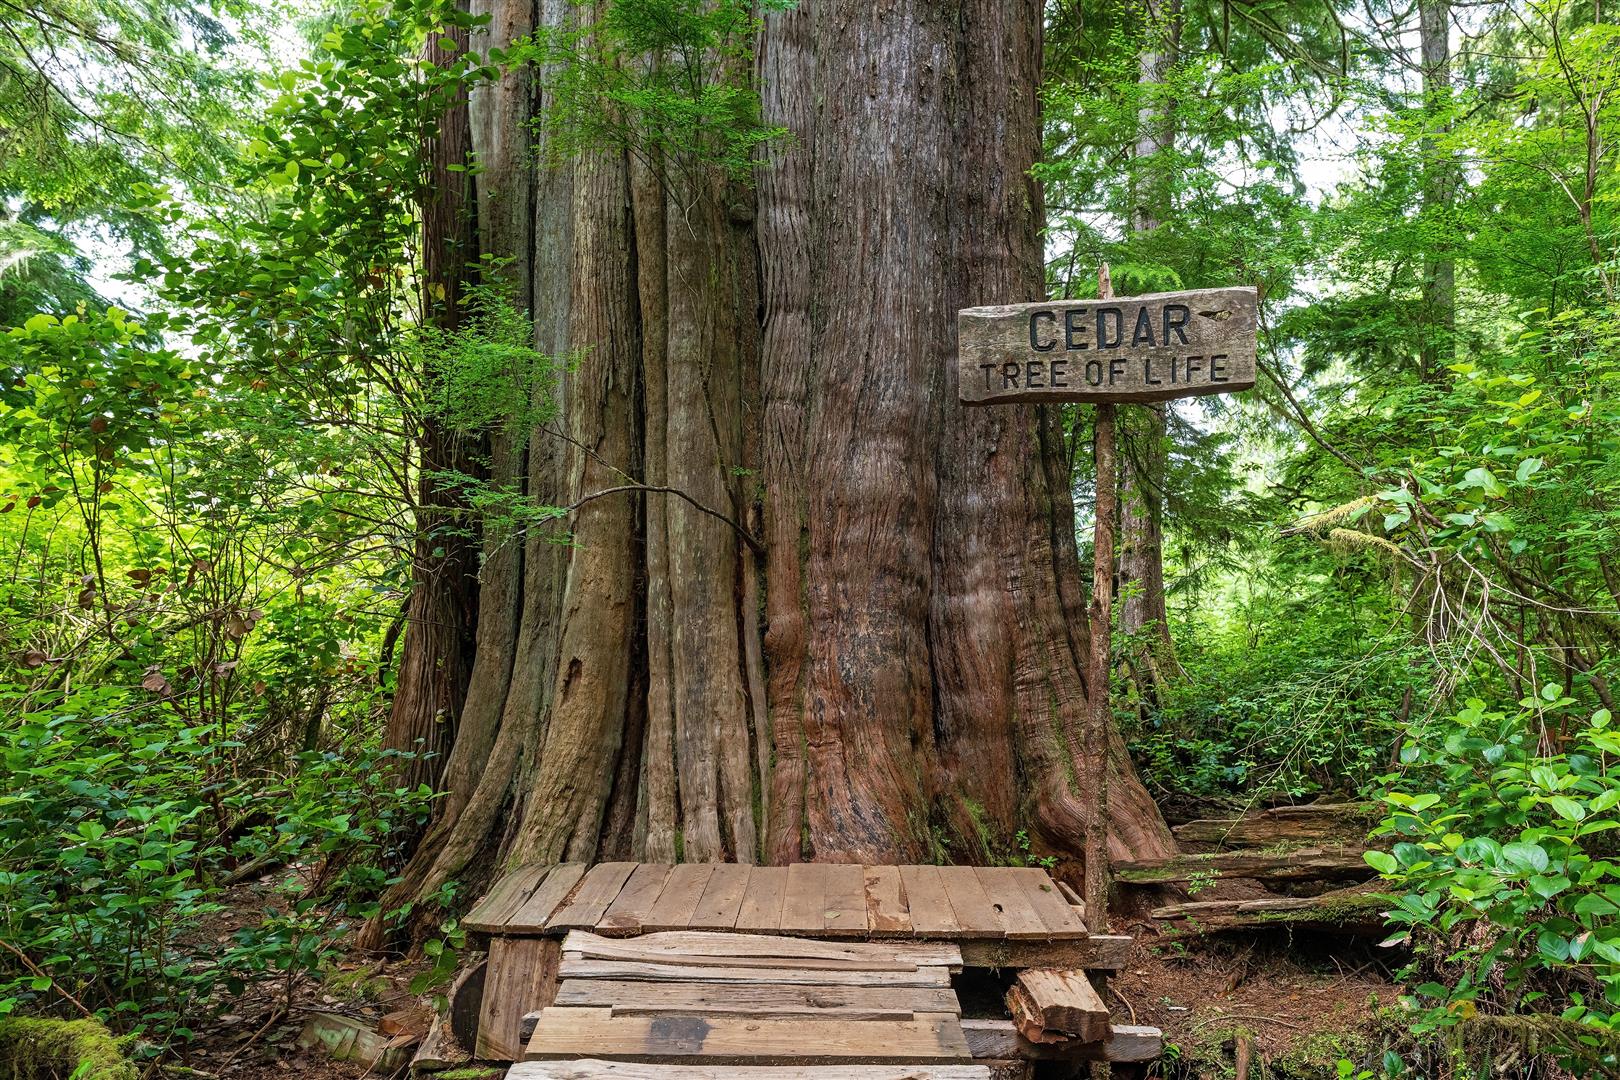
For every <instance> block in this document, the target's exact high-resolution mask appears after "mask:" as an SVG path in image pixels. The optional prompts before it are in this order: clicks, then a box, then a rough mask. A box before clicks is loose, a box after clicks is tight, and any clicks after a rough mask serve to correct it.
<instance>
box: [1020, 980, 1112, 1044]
mask: <svg viewBox="0 0 1620 1080" xmlns="http://www.w3.org/2000/svg"><path fill="white" fill-rule="evenodd" d="M1007 1008H1008V1009H1009V1010H1010V1011H1011V1012H1012V1017H1013V1023H1015V1024H1017V1025H1018V1030H1019V1032H1020V1033H1021V1034H1022V1035H1023V1036H1024V1038H1026V1039H1028V1040H1029V1041H1030V1042H1036V1043H1041V1042H1062V1041H1066V1040H1070V1039H1077V1040H1079V1041H1080V1042H1096V1041H1098V1040H1100V1039H1105V1038H1107V1037H1108V1006H1106V1005H1104V1004H1103V1000H1102V998H1101V997H1099V996H1098V995H1097V991H1096V990H1095V989H1094V988H1093V987H1092V985H1091V980H1089V979H1087V978H1086V974H1085V972H1083V971H1063V970H1055V969H1050V968H1030V969H1028V970H1026V971H1021V972H1019V973H1018V981H1017V982H1015V983H1014V984H1013V985H1012V986H1011V987H1009V988H1008V990H1007Z"/></svg>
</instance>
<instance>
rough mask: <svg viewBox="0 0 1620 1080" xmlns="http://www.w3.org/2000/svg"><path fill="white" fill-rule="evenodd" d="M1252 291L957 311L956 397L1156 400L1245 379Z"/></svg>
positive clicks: (1250, 369) (1248, 381)
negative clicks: (957, 387) (957, 393)
mask: <svg viewBox="0 0 1620 1080" xmlns="http://www.w3.org/2000/svg"><path fill="white" fill-rule="evenodd" d="M1255 327H1256V293H1255V290H1254V289H1253V288H1233V289H1197V290H1193V291H1189V292H1179V293H1159V294H1153V295H1148V296H1132V297H1117V298H1114V299H1109V300H1062V301H1049V302H1046V303H1039V304H1010V305H1005V306H1000V307H977V308H966V309H964V310H962V311H960V312H958V313H957V317H956V337H957V346H956V347H957V366H958V373H959V375H960V379H959V395H960V397H961V399H962V401H963V402H964V403H966V404H970V405H987V404H1009V403H1012V402H1018V401H1035V402H1039V401H1166V400H1169V399H1170V398H1179V397H1188V396H1192V395H1199V394H1225V393H1231V392H1233V391H1236V390H1245V389H1248V388H1249V387H1251V386H1253V385H1254V381H1255Z"/></svg>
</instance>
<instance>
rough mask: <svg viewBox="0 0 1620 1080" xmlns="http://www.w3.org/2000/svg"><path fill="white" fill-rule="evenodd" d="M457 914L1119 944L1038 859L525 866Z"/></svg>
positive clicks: (501, 929)
mask: <svg viewBox="0 0 1620 1080" xmlns="http://www.w3.org/2000/svg"><path fill="white" fill-rule="evenodd" d="M463 925H464V926H466V927H467V928H468V929H469V930H474V931H478V932H481V933H489V934H495V935H499V936H504V937H515V936H531V935H532V936H543V937H561V936H563V935H564V934H566V933H568V932H570V931H574V930H591V931H594V933H595V934H597V935H600V936H601V937H617V938H626V937H636V936H639V935H647V934H657V933H660V932H667V931H677V932H678V931H689V930H713V931H723V932H728V933H753V934H787V935H792V936H799V937H806V938H850V939H868V938H884V939H899V940H915V939H946V940H952V941H961V942H962V943H963V945H964V947H974V948H977V949H978V951H981V952H982V951H983V948H984V947H985V946H986V945H987V944H990V945H994V946H996V947H997V948H1003V947H1006V946H1013V945H1016V944H1017V943H1031V944H1032V945H1033V943H1058V942H1066V943H1078V944H1081V945H1087V944H1088V943H1098V944H1097V948H1096V949H1095V950H1093V951H1101V952H1103V953H1107V954H1109V957H1111V955H1112V953H1113V952H1114V951H1117V950H1116V949H1114V948H1113V946H1112V944H1111V943H1113V941H1114V939H1112V938H1107V937H1106V936H1100V937H1093V936H1092V935H1091V934H1090V933H1089V932H1088V931H1087V929H1086V924H1085V921H1084V919H1083V918H1082V917H1081V915H1080V912H1079V910H1078V909H1077V908H1076V907H1075V906H1074V905H1073V904H1071V903H1069V901H1068V899H1067V898H1066V897H1065V896H1064V895H1063V893H1062V892H1061V891H1060V890H1059V888H1058V886H1057V883H1056V882H1054V881H1053V880H1052V878H1051V877H1050V876H1049V875H1048V874H1047V873H1046V872H1045V871H1044V870H1041V869H1039V868H1037V867H1023V866H979V867H971V866H945V867H942V866H898V867H896V866H860V865H856V864H843V863H794V864H793V865H791V866H785V867H783V866H743V865H739V864H731V863H683V864H680V865H678V866H664V865H659V864H654V863H641V864H636V863H622V862H617V863H601V864H598V865H596V866H592V867H589V868H586V867H583V866H580V865H579V864H577V863H564V864H562V865H560V866H524V867H519V868H518V869H516V870H514V871H512V872H511V873H509V874H507V875H506V877H504V878H502V879H501V880H500V881H498V882H497V883H496V884H495V887H494V888H493V889H491V890H490V892H489V894H488V896H486V897H485V898H484V899H483V900H482V901H480V902H479V903H478V904H477V905H476V906H474V908H473V910H472V911H470V912H469V913H468V914H467V917H466V919H464V920H463ZM1119 940H1120V941H1121V942H1123V941H1124V940H1125V939H1119ZM970 943H971V945H970ZM1082 951H1084V949H1082ZM1109 957H1102V958H1100V962H1097V963H1085V964H1076V963H1075V962H1074V958H1066V959H1064V960H1063V961H1061V962H1062V963H1063V964H1065V965H1066V966H1087V967H1108V966H1117V965H1115V964H1113V963H1112V962H1111V960H1110V959H1109ZM602 959H609V958H607V957H603V958H602ZM970 962H971V961H970ZM1053 962H1054V963H1057V962H1059V961H1053Z"/></svg>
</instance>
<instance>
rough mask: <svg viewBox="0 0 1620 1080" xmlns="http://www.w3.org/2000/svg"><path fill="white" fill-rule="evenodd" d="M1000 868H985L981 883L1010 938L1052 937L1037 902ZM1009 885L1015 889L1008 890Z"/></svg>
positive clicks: (979, 869)
mask: <svg viewBox="0 0 1620 1080" xmlns="http://www.w3.org/2000/svg"><path fill="white" fill-rule="evenodd" d="M1000 869H1001V868H1000V867H994V866H981V867H979V868H978V870H977V873H978V875H979V884H980V885H981V886H982V887H983V888H984V892H985V895H986V897H988V899H989V900H990V902H991V904H993V905H994V906H995V909H996V912H997V913H998V914H999V915H1000V916H1001V923H1002V928H1003V929H1004V930H1005V932H1006V936H1007V937H1009V938H1012V939H1013V940H1015V941H1021V940H1032V941H1033V940H1040V939H1043V938H1047V937H1050V936H1051V933H1050V931H1048V930H1047V928H1046V923H1045V922H1043V921H1042V920H1041V916H1040V912H1038V911H1036V910H1035V905H1034V903H1033V902H1032V901H1031V900H1030V899H1029V897H1028V896H1027V895H1025V892H1024V889H1023V888H1022V886H1021V885H1020V884H1019V883H1017V882H1015V881H1010V880H1009V879H1008V878H1007V877H1006V876H1005V875H1003V874H1002V873H1000ZM1009 885H1011V886H1012V887H1008V886H1009Z"/></svg>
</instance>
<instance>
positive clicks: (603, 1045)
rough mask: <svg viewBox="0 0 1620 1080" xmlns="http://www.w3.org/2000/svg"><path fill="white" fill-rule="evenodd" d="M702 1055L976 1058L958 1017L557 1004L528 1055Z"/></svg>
mask: <svg viewBox="0 0 1620 1080" xmlns="http://www.w3.org/2000/svg"><path fill="white" fill-rule="evenodd" d="M586 1055H591V1056H595V1057H600V1058H624V1059H629V1060H643V1061H672V1060H673V1061H680V1060H683V1059H691V1058H702V1059H703V1060H705V1061H710V1062H714V1063H717V1064H719V1063H725V1062H735V1063H739V1064H745V1063H747V1062H750V1061H759V1060H761V1059H770V1058H793V1059H795V1060H797V1061H803V1062H805V1063H811V1062H829V1063H831V1062H839V1061H865V1062H869V1063H883V1062H907V1061H944V1062H967V1061H969V1060H971V1056H972V1055H971V1052H970V1051H969V1050H968V1044H967V1039H966V1038H965V1037H964V1036H963V1034H962V1025H961V1021H960V1020H959V1019H958V1018H957V1017H954V1016H937V1015H930V1016H929V1017H928V1018H926V1019H915V1020H775V1021H771V1020H755V1019H747V1018H739V1017H702V1016H656V1017H655V1016H613V1015H611V1014H610V1013H609V1011H608V1010H606V1009H572V1008H559V1007H555V1006H554V1007H552V1008H549V1009H546V1010H544V1011H543V1012H542V1013H541V1014H540V1022H539V1023H538V1024H537V1025H536V1026H535V1029H534V1037H533V1038H532V1039H530V1040H529V1046H528V1049H527V1051H526V1053H525V1057H527V1058H529V1059H531V1060H532V1059H543V1058H559V1057H580V1056H586Z"/></svg>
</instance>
